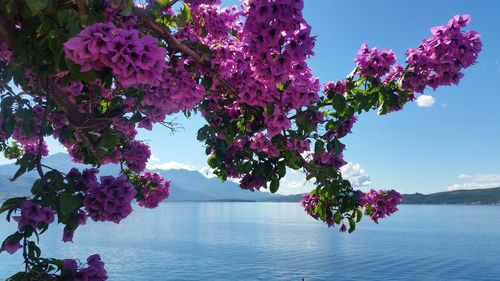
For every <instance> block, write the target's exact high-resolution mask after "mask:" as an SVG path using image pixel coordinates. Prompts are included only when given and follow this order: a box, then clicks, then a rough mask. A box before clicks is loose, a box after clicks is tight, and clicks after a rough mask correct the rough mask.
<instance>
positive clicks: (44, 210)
mask: <svg viewBox="0 0 500 281" xmlns="http://www.w3.org/2000/svg"><path fill="white" fill-rule="evenodd" d="M54 214H55V212H54V210H52V209H51V208H49V207H44V206H42V205H39V204H35V203H33V202H31V201H24V203H23V204H21V215H20V216H13V217H12V218H13V219H14V220H15V221H17V223H18V229H19V231H20V232H23V231H25V230H26V228H28V227H31V228H32V229H36V228H38V227H40V226H41V225H42V224H51V223H52V222H53V221H54Z"/></svg>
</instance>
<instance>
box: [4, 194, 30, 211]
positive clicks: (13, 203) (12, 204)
mask: <svg viewBox="0 0 500 281" xmlns="http://www.w3.org/2000/svg"><path fill="white" fill-rule="evenodd" d="M24 201H26V197H15V198H10V199H7V200H5V202H3V204H2V207H0V214H1V213H3V212H5V211H7V210H11V209H16V208H18V207H19V206H21V203H23V202H24Z"/></svg>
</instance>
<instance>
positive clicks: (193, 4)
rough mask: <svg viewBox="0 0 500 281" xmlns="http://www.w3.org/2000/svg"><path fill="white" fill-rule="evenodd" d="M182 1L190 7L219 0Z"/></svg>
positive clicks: (218, 2) (213, 3)
mask: <svg viewBox="0 0 500 281" xmlns="http://www.w3.org/2000/svg"><path fill="white" fill-rule="evenodd" d="M184 2H185V3H186V4H189V5H190V6H192V7H195V6H199V5H204V4H206V5H215V4H220V0H184Z"/></svg>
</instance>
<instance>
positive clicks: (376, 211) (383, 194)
mask: <svg viewBox="0 0 500 281" xmlns="http://www.w3.org/2000/svg"><path fill="white" fill-rule="evenodd" d="M357 195H358V199H359V204H360V205H361V206H363V207H364V208H365V211H366V213H367V214H368V215H369V216H370V218H371V219H372V220H373V221H374V222H376V223H378V219H380V218H384V217H385V216H390V215H391V214H392V213H394V212H396V211H397V210H398V208H397V205H398V204H399V203H401V201H403V196H402V195H401V194H400V193H399V192H397V191H395V190H394V189H391V190H387V191H385V190H378V191H377V190H374V189H371V190H370V191H369V192H368V193H364V192H362V191H360V190H358V191H357Z"/></svg>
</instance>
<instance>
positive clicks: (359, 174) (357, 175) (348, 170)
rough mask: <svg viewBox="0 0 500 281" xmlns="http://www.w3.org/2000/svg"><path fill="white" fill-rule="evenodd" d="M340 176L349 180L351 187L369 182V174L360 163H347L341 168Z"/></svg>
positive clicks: (368, 183) (362, 185)
mask: <svg viewBox="0 0 500 281" xmlns="http://www.w3.org/2000/svg"><path fill="white" fill-rule="evenodd" d="M340 172H342V177H343V178H344V179H346V180H349V181H350V182H351V185H352V187H358V188H359V187H364V186H368V185H370V184H371V181H370V176H369V175H368V174H366V172H365V170H363V168H362V167H361V165H360V164H354V163H347V164H346V165H344V166H343V167H342V168H340Z"/></svg>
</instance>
